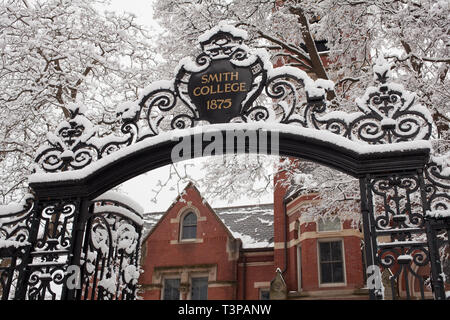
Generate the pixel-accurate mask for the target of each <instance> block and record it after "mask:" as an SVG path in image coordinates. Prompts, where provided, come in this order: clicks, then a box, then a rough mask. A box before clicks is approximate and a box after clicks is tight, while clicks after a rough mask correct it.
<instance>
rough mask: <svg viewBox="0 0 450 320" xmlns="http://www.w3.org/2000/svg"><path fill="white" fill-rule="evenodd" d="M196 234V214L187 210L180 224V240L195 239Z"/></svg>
mask: <svg viewBox="0 0 450 320" xmlns="http://www.w3.org/2000/svg"><path fill="white" fill-rule="evenodd" d="M196 236H197V216H196V214H195V213H193V212H189V213H188V214H186V215H185V216H184V218H183V222H182V226H181V240H185V239H195V238H196Z"/></svg>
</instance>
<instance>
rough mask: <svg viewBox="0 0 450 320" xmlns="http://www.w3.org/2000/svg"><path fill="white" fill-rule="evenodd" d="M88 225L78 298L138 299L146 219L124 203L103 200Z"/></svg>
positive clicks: (95, 209) (96, 207)
mask: <svg viewBox="0 0 450 320" xmlns="http://www.w3.org/2000/svg"><path fill="white" fill-rule="evenodd" d="M93 208H94V210H93V212H91V215H90V217H89V219H88V221H87V224H86V233H85V239H84V246H83V249H82V289H81V291H80V294H79V296H78V299H84V300H88V299H96V300H113V299H114V300H132V299H135V298H136V290H137V281H138V277H139V270H140V269H139V257H140V256H139V252H140V245H141V242H140V241H141V231H142V224H143V220H142V217H141V215H140V214H139V213H138V212H136V211H135V210H133V209H132V208H130V207H129V206H125V205H124V204H123V203H121V202H118V201H113V200H107V201H105V200H101V201H97V202H95V203H94V206H93Z"/></svg>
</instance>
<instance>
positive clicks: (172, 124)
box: [0, 25, 450, 299]
mask: <svg viewBox="0 0 450 320" xmlns="http://www.w3.org/2000/svg"><path fill="white" fill-rule="evenodd" d="M230 30H231V31H230ZM233 30H234V29H233V27H231V26H223V25H222V26H218V27H216V28H215V29H214V30H213V31H214V32H210V33H208V37H203V38H202V39H203V42H201V43H200V45H201V47H202V52H201V53H200V54H199V56H198V57H197V58H196V59H195V61H190V62H187V61H184V63H182V64H181V65H180V68H179V71H178V74H177V75H176V77H175V79H174V80H173V81H161V82H157V83H155V84H153V85H152V86H150V88H149V89H148V90H147V91H146V92H145V93H144V94H143V96H142V99H140V100H139V101H137V102H133V103H128V104H125V105H124V106H122V107H121V108H120V110H119V114H118V115H119V120H118V121H120V122H121V135H118V136H116V135H112V134H111V135H110V136H107V137H105V138H100V137H98V136H97V133H96V131H95V128H94V127H95V126H94V125H93V124H92V123H91V122H90V121H89V120H88V119H87V118H86V117H85V116H84V109H85V107H84V106H80V105H78V104H72V105H70V106H69V110H70V113H71V116H70V119H69V120H67V121H65V122H63V123H61V124H60V125H59V126H58V128H57V130H56V132H55V134H50V135H49V139H48V141H47V144H46V146H43V147H42V148H41V149H40V150H39V153H38V154H37V156H36V159H35V161H36V172H35V173H34V174H33V175H31V176H30V187H31V189H32V191H33V193H34V195H33V196H32V197H30V198H28V199H27V201H26V203H25V204H24V206H23V209H22V210H13V209H11V210H10V212H7V213H4V214H2V215H0V260H1V263H0V272H1V277H0V286H1V296H2V299H134V298H135V297H136V290H137V278H138V276H139V248H140V239H141V230H142V217H141V216H140V215H139V212H137V210H135V209H134V208H132V207H130V206H129V205H127V203H126V201H125V202H124V201H121V200H120V199H119V200H118V199H117V198H115V197H112V198H111V197H110V198H108V197H106V198H97V197H98V196H99V195H101V194H102V193H104V192H105V191H107V190H109V189H110V188H112V187H114V186H116V185H118V184H119V183H121V182H123V181H125V180H127V179H129V178H131V177H134V176H136V175H138V174H140V173H143V172H146V171H148V170H151V169H153V168H157V167H159V166H162V165H165V164H168V163H170V162H171V161H172V159H171V157H170V154H171V149H172V147H173V146H174V145H175V144H176V140H177V139H174V137H175V138H180V137H182V136H183V135H187V136H189V135H190V136H195V135H196V134H198V132H196V131H195V130H194V129H196V128H198V127H201V126H204V128H207V129H209V130H210V132H215V133H217V134H218V135H221V137H222V136H223V137H224V136H225V133H226V130H227V129H228V128H229V127H232V128H237V129H246V130H247V129H248V130H254V131H258V130H259V129H262V130H266V131H269V133H271V130H273V131H276V132H277V134H278V133H280V148H279V150H280V154H281V155H285V156H294V157H300V158H306V159H308V160H313V161H315V162H317V163H320V164H324V165H328V166H331V167H333V168H336V169H338V170H341V171H343V172H346V173H348V174H350V175H352V176H353V177H356V178H358V179H359V181H360V195H361V214H362V218H363V219H362V220H363V231H364V248H365V258H366V261H365V264H366V266H371V265H378V266H379V267H381V269H383V270H390V279H389V281H390V282H391V288H392V296H393V297H394V298H395V297H397V295H398V294H399V292H400V293H401V295H402V296H404V297H405V298H413V297H414V295H415V294H416V292H418V294H419V297H418V298H427V289H426V288H427V286H429V287H430V288H431V290H432V293H433V297H434V298H435V299H445V298H446V293H445V286H446V285H448V281H449V280H448V279H447V280H446V279H445V272H448V268H450V266H449V262H448V261H449V259H448V256H449V247H450V243H449V242H448V241H449V240H448V239H449V228H450V219H449V211H450V196H449V193H450V176H449V171H450V170H449V162H450V161H449V160H448V155H447V156H441V157H433V156H431V155H430V151H431V143H430V141H429V140H430V137H431V132H432V127H433V124H432V119H431V116H430V114H429V112H428V110H426V109H425V108H423V107H422V106H417V105H416V104H415V102H414V101H415V100H414V95H412V94H411V93H409V92H407V91H406V90H405V89H404V88H403V87H402V86H401V85H399V84H395V83H392V82H391V80H390V78H389V67H386V66H378V67H377V68H376V72H375V73H374V75H375V86H374V87H370V88H368V89H367V91H366V93H365V95H364V96H363V97H362V98H361V99H360V100H359V101H358V102H357V107H358V111H357V112H353V113H345V112H336V111H331V112H329V111H328V105H329V102H328V101H327V100H326V98H325V97H326V91H327V90H329V89H330V88H331V87H332V83H331V82H330V81H325V80H322V79H319V80H316V81H313V80H312V79H310V78H309V77H308V75H307V74H306V73H304V72H303V71H300V70H298V69H296V68H291V67H280V68H276V69H272V67H271V63H270V61H269V59H268V55H267V53H265V52H263V51H261V50H257V51H251V50H250V49H249V48H248V47H246V46H245V45H244V38H243V32H241V31H237V32H234V31H233ZM218 67H220V68H228V69H229V68H231V69H230V70H234V69H233V68H236V70H239V72H242V74H243V75H245V77H244V78H245V81H244V82H243V83H244V84H243V85H242V87H241V84H239V86H236V85H235V84H234V83H229V85H228V87H227V86H226V85H224V88H225V89H226V88H228V89H229V90H230V91H232V90H231V89H232V88H235V89H236V88H239V90H241V89H242V90H241V91H242V92H244V93H245V94H243V93H242V92H241V95H240V96H239V99H238V100H236V101H238V102H239V103H236V101H234V100H233V101H231V100H230V101H229V103H228V104H227V99H228V98H226V99H222V100H223V101H222V102H223V103H225V105H226V106H227V109H228V107H229V108H231V107H232V108H231V109H232V112H231V113H228V111H227V113H226V117H225V118H226V120H225V121H223V122H224V123H225V124H226V126H224V125H222V126H221V125H220V124H218V125H215V124H214V123H217V122H219V123H220V122H222V121H221V118H220V117H214V118H211V119H209V120H211V121H208V115H207V113H205V110H200V109H201V108H203V107H205V106H203V102H204V101H202V100H201V99H192V97H193V96H192V94H190V92H189V91H190V90H191V89H190V88H191V84H192V83H198V82H199V79H202V78H201V75H202V74H203V73H204V72H207V71H208V70H209V71H210V70H215V69H214V68H218ZM228 69H227V70H228ZM202 72H203V73H202ZM236 72H238V71H236ZM237 74H238V73H236V76H234V78H236V79H237V77H238V76H237ZM230 78H231V77H230ZM192 79H194V80H192ZM199 90H200V91H198V92H201V90H202V89H199ZM208 90H212V89H208ZM236 90H238V89H236ZM194 91H195V89H194ZM198 92H197V93H198ZM205 92H206V89H205ZM208 92H210V91H208ZM194 96H195V94H194ZM194 100H195V101H194ZM219 100H220V99H219ZM217 101H218V100H216V99H215V100H214V104H213V105H214V107H215V108H218V104H217V103H218V102H217ZM211 105H212V103H208V104H207V106H208V108H209V107H210V106H211ZM225 105H224V108H225ZM230 119H231V120H230ZM269 122H270V123H269ZM274 122H276V123H277V124H273V123H274ZM211 123H213V124H211ZM230 124H233V125H232V126H231V125H230ZM177 129H184V131H180V130H177ZM257 133H258V132H257ZM177 134H178V135H177ZM202 147H203V148H205V145H203V146H202ZM360 149H363V151H361V150H360ZM364 150H365V151H364ZM234 152H236V150H234ZM192 154H193V156H195V155H196V153H195V152H194V151H192ZM73 173H75V174H73ZM15 211H17V212H15ZM427 268H429V270H428V269H427ZM424 270H425V273H426V274H428V275H424ZM448 276H449V274H448V273H447V277H448ZM445 282H447V284H446V283H445ZM415 283H418V287H419V290H416V289H415V288H414V286H415ZM369 289H370V290H369V292H370V297H371V298H372V299H379V298H382V296H383V288H371V287H369Z"/></svg>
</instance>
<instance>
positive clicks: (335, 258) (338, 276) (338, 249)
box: [318, 240, 345, 284]
mask: <svg viewBox="0 0 450 320" xmlns="http://www.w3.org/2000/svg"><path fill="white" fill-rule="evenodd" d="M318 246H319V266H320V283H321V284H331V283H344V282H345V278H344V277H345V276H344V259H343V254H342V241H341V240H337V241H320V242H318Z"/></svg>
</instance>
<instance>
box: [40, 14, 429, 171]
mask: <svg viewBox="0 0 450 320" xmlns="http://www.w3.org/2000/svg"><path fill="white" fill-rule="evenodd" d="M246 38H247V34H246V32H245V31H244V30H241V29H238V28H235V27H233V26H230V25H227V24H224V23H221V24H219V25H218V26H217V27H215V28H213V29H211V30H209V31H208V32H206V33H205V34H203V35H202V36H200V37H199V39H198V42H199V44H200V47H201V52H200V54H199V55H198V56H197V57H196V58H195V59H192V58H190V57H187V58H184V59H182V60H181V61H180V63H179V66H178V67H177V68H176V70H175V74H176V75H175V78H174V79H173V80H161V81H157V82H154V83H152V84H151V85H150V86H148V87H147V88H145V89H144V90H143V91H142V92H141V93H140V98H139V99H138V100H137V101H134V102H131V101H130V102H126V103H124V104H122V105H120V106H119V108H118V109H117V116H118V121H119V122H120V123H121V136H116V135H113V134H111V135H110V136H106V137H103V138H99V137H98V133H97V130H96V128H95V126H94V125H93V124H92V123H91V122H90V121H89V120H88V119H87V117H86V116H85V115H84V107H82V106H80V105H79V104H71V105H69V111H70V114H71V115H70V119H69V120H67V121H64V122H63V123H61V124H60V125H59V127H58V128H57V130H56V133H55V134H52V133H50V134H49V135H48V141H47V144H46V145H45V146H43V147H41V148H40V149H39V150H38V152H37V156H36V159H35V162H36V163H37V166H36V169H35V170H36V171H44V172H58V171H67V170H76V169H80V168H83V167H86V166H87V165H89V164H90V163H92V162H93V161H96V160H98V159H100V158H102V157H104V156H106V155H108V154H110V153H112V152H114V151H115V150H118V149H121V148H124V147H126V146H129V145H131V144H134V143H136V142H139V141H142V140H144V139H147V138H150V137H154V136H157V135H158V134H160V133H162V132H166V131H172V130H176V129H186V128H192V127H196V126H201V125H207V124H214V123H236V122H241V123H242V122H244V123H248V122H257V121H264V122H271V123H282V124H290V125H294V126H300V127H304V128H311V129H316V130H323V131H328V132H332V133H334V134H336V135H339V136H342V137H345V138H346V139H349V140H352V141H358V142H362V143H365V144H390V143H396V142H403V141H413V140H428V139H429V138H430V135H431V130H432V122H433V121H432V117H431V115H430V113H429V111H428V110H427V109H426V108H425V107H424V106H421V105H418V104H416V103H415V95H414V94H412V93H410V92H408V91H407V90H405V89H404V88H403V86H402V85H400V84H396V83H393V82H392V81H391V75H390V73H391V71H390V66H389V64H387V63H386V62H385V61H384V60H378V61H377V63H376V65H375V66H374V68H373V69H374V80H375V82H376V86H372V87H369V88H368V89H367V90H366V92H365V94H364V96H363V97H361V98H360V99H357V100H356V104H357V108H358V109H359V111H357V112H353V113H347V112H344V111H329V110H328V109H329V108H328V106H329V105H330V102H329V101H328V100H327V99H326V96H327V92H329V91H331V90H333V89H334V83H333V82H332V81H330V80H324V79H317V80H313V79H311V78H310V77H309V76H308V75H307V74H306V73H305V72H304V71H302V70H300V69H298V68H294V67H289V66H281V67H277V68H273V65H272V62H271V61H270V58H269V54H268V53H267V51H265V50H264V49H252V48H249V47H248V46H247V45H246V44H245V40H246ZM211 68H213V69H214V70H216V71H217V70H240V71H239V72H241V73H242V74H244V76H242V77H243V78H244V79H243V82H241V84H242V85H243V88H244V89H245V90H242V91H241V92H236V95H235V96H233V99H225V100H229V101H228V102H225V104H226V107H227V108H229V110H227V111H226V112H223V113H220V114H222V115H224V117H223V118H220V117H221V116H219V115H218V114H214V113H213V112H212V111H217V110H210V109H208V108H209V106H208V107H206V105H205V101H204V100H201V97H198V96H196V95H198V94H193V90H192V86H193V85H192V83H193V82H195V81H197V82H198V81H199V79H202V81H203V80H205V79H206V78H203V77H201V75H203V76H205V75H207V76H209V75H210V74H208V72H209V71H208V70H213V69H211ZM219 72H220V71H219ZM227 73H230V72H224V73H223V74H224V75H225V74H227ZM230 77H231V76H230ZM193 79H194V80H193ZM195 79H196V80H195ZM228 80H230V79H228ZM239 81H241V79H240V80H239ZM202 83H203V82H202ZM226 85H228V86H229V87H228V89H230V88H232V85H233V84H230V83H226V84H225V83H224V84H223V86H226ZM211 88H212V87H211ZM236 88H237V87H236ZM211 90H213V89H211ZM217 91H219V89H217ZM228 92H229V91H228ZM197 93H198V92H197ZM222 102H223V101H222ZM222 102H221V103H222ZM225 104H224V105H223V109H225ZM215 107H218V106H217V105H215ZM211 108H213V107H212V106H211ZM205 110H208V111H205ZM228 111H229V112H228Z"/></svg>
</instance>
